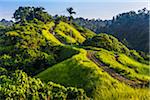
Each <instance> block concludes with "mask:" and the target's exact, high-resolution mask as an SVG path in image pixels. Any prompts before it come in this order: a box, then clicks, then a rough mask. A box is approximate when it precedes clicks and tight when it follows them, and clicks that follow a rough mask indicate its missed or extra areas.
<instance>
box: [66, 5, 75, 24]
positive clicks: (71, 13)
mask: <svg viewBox="0 0 150 100" xmlns="http://www.w3.org/2000/svg"><path fill="white" fill-rule="evenodd" d="M66 10H67V12H68V13H69V15H70V16H69V21H70V22H72V19H73V14H76V12H75V11H74V9H73V8H72V7H69V8H67V9H66Z"/></svg>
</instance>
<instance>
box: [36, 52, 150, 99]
mask: <svg viewBox="0 0 150 100" xmlns="http://www.w3.org/2000/svg"><path fill="white" fill-rule="evenodd" d="M105 58H106V57H105ZM109 59H111V57H110V58H109ZM112 66H113V65H112ZM118 68H119V67H118ZM147 75H148V74H147ZM36 77H39V78H40V79H41V80H43V81H45V82H48V81H53V82H56V83H60V84H62V85H65V86H75V87H80V88H83V89H84V90H85V91H86V92H87V95H88V96H89V97H92V98H94V100H100V99H101V100H103V99H104V100H106V99H113V100H115V99H120V100H124V99H130V98H132V99H134V98H139V99H143V98H145V99H148V98H149V94H147V92H148V88H147V89H146V88H145V89H139V88H132V87H130V86H129V85H126V84H125V83H123V82H120V81H118V80H117V79H115V78H114V77H112V76H110V75H109V74H108V73H107V72H105V71H104V70H103V69H102V68H100V67H98V66H97V65H96V64H95V63H94V62H92V61H91V60H89V59H88V58H87V52H86V51H85V50H82V51H81V52H80V53H79V54H77V55H75V56H73V57H72V58H69V59H67V60H65V61H63V62H61V63H58V64H56V65H54V66H52V67H50V68H48V69H47V70H45V71H43V72H41V73H39V74H38V75H37V76H36ZM148 77H149V76H148ZM149 78H150V77H149ZM110 89H111V90H110ZM138 91H143V92H142V93H138Z"/></svg>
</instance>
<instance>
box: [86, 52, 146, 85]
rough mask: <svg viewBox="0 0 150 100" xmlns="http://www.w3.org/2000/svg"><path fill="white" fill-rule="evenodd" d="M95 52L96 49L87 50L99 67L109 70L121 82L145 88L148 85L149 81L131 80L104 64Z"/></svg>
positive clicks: (89, 56)
mask: <svg viewBox="0 0 150 100" xmlns="http://www.w3.org/2000/svg"><path fill="white" fill-rule="evenodd" d="M95 53H96V51H92V52H90V51H87V57H88V58H89V59H90V60H91V61H93V62H94V63H95V64H96V65H97V66H98V67H100V68H102V69H103V70H104V71H105V72H107V73H108V74H109V75H110V76H112V77H113V78H115V79H117V80H118V81H120V82H123V83H125V84H127V85H130V86H132V87H134V88H144V87H148V86H147V85H148V83H147V82H142V81H141V82H136V81H133V80H130V79H128V78H126V77H124V76H122V75H120V74H118V73H117V72H115V70H113V69H111V68H110V67H108V66H107V65H106V64H104V63H103V62H101V61H100V60H99V59H97V58H96V57H95Z"/></svg>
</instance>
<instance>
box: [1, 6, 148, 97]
mask: <svg viewBox="0 0 150 100" xmlns="http://www.w3.org/2000/svg"><path fill="white" fill-rule="evenodd" d="M32 9H33V8H32ZM42 16H43V17H42ZM42 16H41V17H40V19H42V20H43V18H44V15H42ZM45 17H46V16H45ZM38 18H39V17H38ZM72 44H73V45H72ZM148 58H149V56H147V55H146V54H145V53H141V52H137V51H135V50H130V49H128V48H127V47H126V46H125V45H123V44H122V43H121V42H120V41H118V39H117V38H115V37H113V36H112V35H108V34H103V33H102V34H95V33H94V32H92V31H90V30H88V29H86V28H82V27H80V26H78V25H75V24H74V23H72V22H70V21H64V20H63V21H62V20H61V19H59V21H58V20H56V19H51V20H49V21H48V22H47V21H44V23H43V22H42V21H40V20H38V19H35V18H33V20H31V19H30V20H28V21H21V22H17V23H15V24H14V25H13V26H11V27H9V28H2V27H1V28H0V70H1V67H2V71H1V72H0V80H2V81H0V85H1V86H2V90H0V94H3V95H4V99H5V97H6V98H7V97H9V96H10V98H13V99H16V98H17V99H22V98H25V99H43V98H45V99H51V100H59V99H60V98H61V99H64V100H66V99H67V100H70V99H71V100H72V98H75V100H78V99H79V100H84V99H85V100H88V99H89V98H88V97H90V98H91V99H93V100H126V99H127V100H128V99H129V100H131V99H133V100H135V99H137V100H148V99H149V97H150V94H148V92H149V89H148V85H149V84H148V82H149V80H150V75H149V63H148V62H149V61H148V60H149V59H148ZM3 68H6V69H7V70H8V71H9V72H8V73H7V71H5V69H3ZM18 69H19V70H18ZM20 70H23V71H24V72H26V73H27V74H28V75H31V77H36V78H37V77H38V78H40V79H41V80H42V81H40V80H39V79H36V78H31V77H30V76H27V74H25V73H24V72H23V71H20ZM5 72H6V73H5ZM50 81H52V82H50ZM53 82H55V83H57V84H55V83H53ZM5 83H6V84H5ZM58 84H61V85H58ZM64 86H65V87H64ZM70 87H71V88H70ZM78 88H82V89H84V90H85V92H86V94H87V96H88V97H87V96H86V94H85V93H84V90H82V89H81V90H80V89H78ZM18 91H19V92H18ZM0 96H1V97H3V96H2V95H0ZM56 97H57V98H56ZM68 97H69V98H68ZM71 97H72V98H71ZM77 98H78V99H77ZM2 100H3V99H2Z"/></svg>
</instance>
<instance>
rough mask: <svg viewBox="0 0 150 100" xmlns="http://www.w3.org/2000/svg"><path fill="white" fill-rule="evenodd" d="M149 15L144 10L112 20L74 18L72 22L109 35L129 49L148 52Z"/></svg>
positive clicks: (127, 13) (121, 15)
mask: <svg viewBox="0 0 150 100" xmlns="http://www.w3.org/2000/svg"><path fill="white" fill-rule="evenodd" d="M149 15H150V11H149V10H147V9H146V8H144V9H142V10H138V12H135V11H130V12H126V13H122V14H119V15H117V16H115V17H113V19H112V20H104V21H103V20H100V19H97V20H95V19H92V20H88V19H84V18H76V19H74V22H75V23H77V24H79V25H81V26H83V27H86V28H89V29H90V30H92V31H94V32H96V33H111V34H113V35H114V36H116V37H117V38H118V39H119V40H121V41H122V42H123V43H124V44H126V46H128V47H129V48H131V49H135V50H141V51H144V52H148V51H149V46H148V44H149V38H148V37H149Z"/></svg>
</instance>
